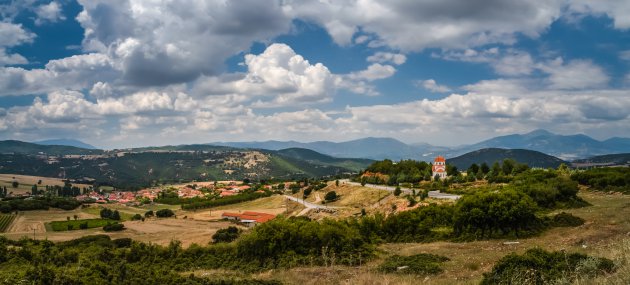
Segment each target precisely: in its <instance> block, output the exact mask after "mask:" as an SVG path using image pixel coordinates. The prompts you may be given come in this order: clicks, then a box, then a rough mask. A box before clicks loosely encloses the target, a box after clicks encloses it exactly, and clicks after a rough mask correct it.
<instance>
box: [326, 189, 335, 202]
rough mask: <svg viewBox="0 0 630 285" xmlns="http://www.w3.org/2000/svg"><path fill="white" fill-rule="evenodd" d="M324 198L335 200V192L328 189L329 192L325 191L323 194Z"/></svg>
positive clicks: (328, 200)
mask: <svg viewBox="0 0 630 285" xmlns="http://www.w3.org/2000/svg"><path fill="white" fill-rule="evenodd" d="M324 200H326V201H327V202H330V201H335V200H337V192H335V191H330V192H328V193H326V195H325V196H324Z"/></svg>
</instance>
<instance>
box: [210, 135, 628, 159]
mask: <svg viewBox="0 0 630 285" xmlns="http://www.w3.org/2000/svg"><path fill="white" fill-rule="evenodd" d="M212 144H214V145H224V146H231V147H238V148H255V149H269V150H281V149H287V148H305V149H310V150H314V151H317V152H319V153H323V154H326V155H330V156H334V157H357V158H368V159H377V160H381V159H385V158H388V159H392V160H400V159H416V160H425V161H430V160H432V159H433V158H434V157H435V156H436V155H438V154H439V155H443V156H446V157H456V156H459V155H462V154H465V153H468V152H471V151H475V150H479V149H483V148H507V149H529V150H535V151H539V152H543V153H547V154H550V155H553V156H556V157H559V158H562V159H564V160H572V159H577V158H585V157H589V156H594V155H603V154H609V153H624V152H630V138H611V139H608V140H605V141H598V140H596V139H593V138H591V137H589V136H586V135H582V134H578V135H566V136H565V135H557V134H554V133H551V132H549V131H546V130H536V131H533V132H530V133H526V134H513V135H507V136H499V137H495V138H491V139H488V140H485V141H482V142H479V143H475V144H471V145H463V146H459V147H440V146H433V145H430V144H427V143H415V144H405V143H403V142H401V141H398V140H396V139H392V138H372V137H370V138H364V139H357V140H352V141H347V142H329V141H317V142H310V143H301V142H296V141H264V142H220V143H212Z"/></svg>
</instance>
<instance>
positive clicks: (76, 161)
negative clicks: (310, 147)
mask: <svg viewBox="0 0 630 285" xmlns="http://www.w3.org/2000/svg"><path fill="white" fill-rule="evenodd" d="M2 146H4V147H2ZM370 162H371V161H369V160H365V159H350V158H343V159H340V158H334V157H329V156H326V155H322V154H320V153H317V152H313V151H307V150H299V149H294V150H285V151H268V150H244V149H236V148H231V147H224V146H211V145H181V146H165V147H150V148H136V149H126V150H114V151H102V150H86V149H80V148H75V147H68V146H42V145H37V144H31V143H25V142H18V141H4V142H0V173H10V174H23V175H37V176H46V177H60V178H67V179H73V180H78V181H82V182H96V183H100V184H109V185H114V186H117V187H121V188H129V187H145V186H149V185H152V184H155V183H165V182H188V181H193V180H196V181H204V180H241V179H245V178H248V179H250V180H258V179H271V178H275V179H296V178H304V177H324V176H336V175H344V174H351V173H356V172H358V171H360V170H361V169H363V168H364V167H366V166H367V165H368V164H369V163H370Z"/></svg>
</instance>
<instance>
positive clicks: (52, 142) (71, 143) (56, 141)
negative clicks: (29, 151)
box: [33, 139, 96, 149]
mask: <svg viewBox="0 0 630 285" xmlns="http://www.w3.org/2000/svg"><path fill="white" fill-rule="evenodd" d="M33 143H35V144H41V145H65V146H73V147H78V148H84V149H96V147H95V146H93V145H91V144H87V143H84V142H82V141H80V140H74V139H52V140H43V141H36V142H33Z"/></svg>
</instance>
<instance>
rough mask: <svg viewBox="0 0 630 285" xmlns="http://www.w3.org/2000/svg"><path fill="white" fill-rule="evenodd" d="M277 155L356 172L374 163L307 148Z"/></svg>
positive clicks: (293, 149) (285, 150) (289, 150)
mask: <svg viewBox="0 0 630 285" xmlns="http://www.w3.org/2000/svg"><path fill="white" fill-rule="evenodd" d="M277 153H278V154H280V155H283V156H285V157H291V158H295V159H300V160H305V161H308V162H312V163H316V164H323V165H334V166H341V167H346V168H348V169H352V170H354V171H360V170H363V169H365V168H366V167H368V165H370V164H371V163H372V162H374V161H373V160H371V159H365V158H337V157H332V156H330V155H325V154H321V153H319V152H316V151H313V150H310V149H305V148H287V149H281V150H279V151H277Z"/></svg>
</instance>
